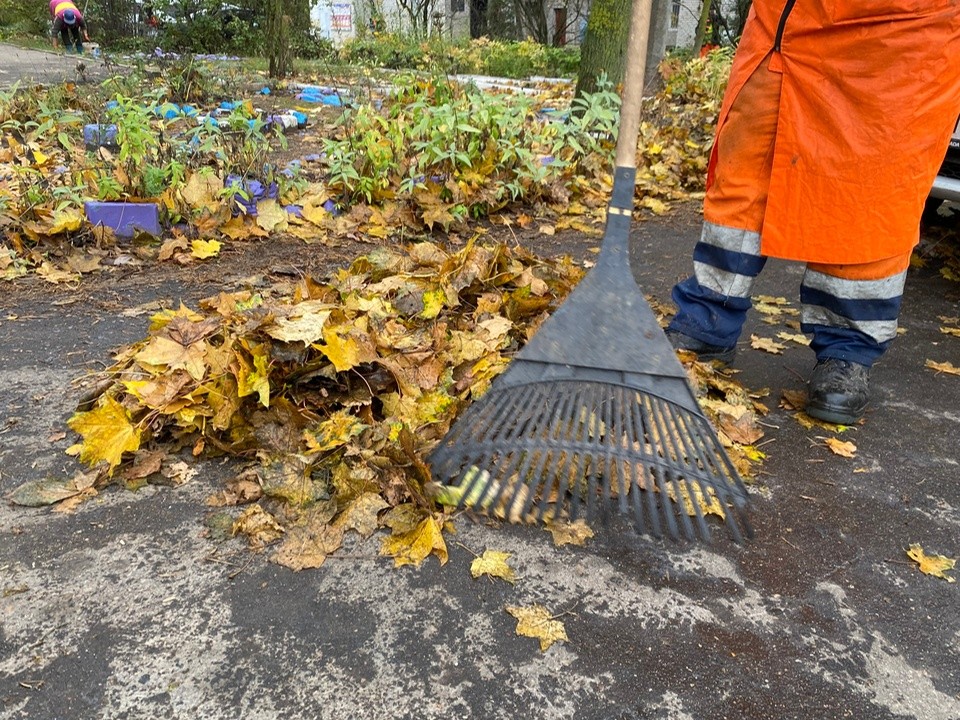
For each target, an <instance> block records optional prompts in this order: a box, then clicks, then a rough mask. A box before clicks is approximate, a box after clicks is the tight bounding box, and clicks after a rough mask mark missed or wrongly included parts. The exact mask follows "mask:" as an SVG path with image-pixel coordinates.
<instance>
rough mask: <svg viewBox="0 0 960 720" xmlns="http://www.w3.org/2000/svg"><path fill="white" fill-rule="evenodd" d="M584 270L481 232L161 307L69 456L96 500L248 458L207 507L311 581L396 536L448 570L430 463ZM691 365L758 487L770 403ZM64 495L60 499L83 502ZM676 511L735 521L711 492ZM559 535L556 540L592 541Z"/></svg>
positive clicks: (123, 359) (86, 419)
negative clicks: (335, 557)
mask: <svg viewBox="0 0 960 720" xmlns="http://www.w3.org/2000/svg"><path fill="white" fill-rule="evenodd" d="M582 275H583V270H582V269H581V268H579V267H578V266H577V265H576V264H575V263H574V262H573V261H572V260H570V259H569V258H560V259H556V260H547V259H543V258H539V257H537V256H535V255H533V254H531V253H529V252H527V251H526V250H523V249H522V248H519V247H507V246H504V245H500V244H491V245H485V244H482V243H481V242H479V241H478V239H477V238H475V239H474V240H472V241H470V242H469V243H468V244H467V245H466V247H464V248H463V249H461V250H459V251H456V252H449V251H447V250H445V249H443V248H441V247H440V246H438V245H436V244H433V243H430V242H421V243H416V244H413V245H410V246H407V247H405V248H397V249H390V248H385V247H380V248H376V249H374V250H373V251H372V252H370V253H369V254H367V255H365V256H362V257H359V258H357V259H356V260H355V261H354V262H353V263H352V264H351V265H350V266H349V267H345V268H343V269H341V270H339V271H337V272H336V273H334V274H333V275H332V276H330V277H329V278H327V279H326V280H322V281H321V280H315V279H313V278H310V277H305V278H303V279H301V280H299V281H297V282H295V283H287V284H281V285H278V286H275V287H273V288H258V290H257V292H253V291H246V290H241V291H237V292H229V293H228V292H221V293H220V294H218V295H216V296H213V297H209V298H207V299H205V300H203V301H201V302H200V303H199V306H198V308H197V309H191V308H188V307H186V306H183V305H181V306H180V307H179V308H166V309H163V310H160V311H159V312H155V313H154V314H153V315H152V317H151V318H150V327H149V332H148V333H147V335H146V336H145V337H144V338H143V339H141V340H140V341H138V342H135V343H132V344H130V345H127V346H125V347H123V348H121V349H120V350H119V351H118V352H117V353H116V355H115V357H114V364H113V366H112V367H110V368H109V369H108V370H106V371H105V372H103V373H100V374H98V375H95V376H92V377H89V378H88V379H87V380H88V382H89V384H90V385H91V386H92V387H94V388H96V393H95V394H94V395H93V396H92V397H88V398H86V399H85V401H84V403H83V405H82V406H81V407H80V408H78V410H77V412H76V413H75V414H74V415H73V417H71V418H70V421H69V425H70V427H71V428H72V429H73V430H74V431H75V432H77V433H78V435H79V441H78V442H77V443H76V444H75V445H73V446H72V447H71V449H70V452H71V453H72V454H76V455H78V456H79V458H80V460H81V461H82V462H84V463H86V464H88V465H90V466H91V467H93V468H95V469H96V471H97V472H98V473H100V477H102V478H103V481H101V483H100V484H99V485H98V486H97V487H98V489H99V488H101V487H102V486H103V485H105V484H106V483H107V482H109V481H110V480H111V479H112V480H113V481H115V482H121V483H122V484H124V485H126V486H127V487H130V488H131V489H135V488H136V487H138V486H140V485H142V483H143V481H144V476H145V475H150V474H151V472H153V473H154V475H156V472H155V471H156V470H157V469H158V468H160V467H161V466H162V467H163V469H164V472H163V474H164V475H166V476H167V480H166V481H164V482H165V484H178V483H179V482H184V481H186V480H187V479H189V474H188V470H189V467H188V465H187V463H184V462H183V460H182V459H181V458H183V457H189V456H206V457H212V456H218V455H227V456H232V457H234V458H236V459H237V461H238V462H239V463H241V465H240V466H238V467H237V471H236V473H235V475H234V476H233V477H230V478H228V479H227V480H226V481H225V482H224V484H223V486H222V487H221V488H220V489H219V490H217V491H215V492H214V493H213V494H212V495H210V497H209V498H208V499H207V503H208V505H210V506H211V507H213V508H236V510H235V511H234V515H233V517H234V520H233V523H232V527H231V528H230V530H231V533H232V534H233V535H234V536H239V537H244V538H246V540H247V542H248V544H249V545H250V547H251V549H253V550H256V551H262V550H269V552H270V553H271V557H272V559H273V560H274V561H276V562H278V563H280V564H282V565H285V566H287V567H290V568H292V569H295V570H300V569H304V568H311V567H319V566H321V565H322V564H323V562H324V561H325V559H326V558H327V557H329V556H330V555H331V554H335V553H336V552H337V550H338V549H339V548H340V547H341V544H342V543H343V541H344V538H345V537H346V535H347V534H348V533H351V534H354V535H356V536H358V537H361V538H368V537H370V536H371V535H373V534H374V533H376V532H377V531H378V530H383V529H386V530H387V534H386V536H385V537H381V539H380V552H381V554H382V555H384V556H387V557H392V558H393V559H394V563H395V565H397V566H401V565H406V564H410V565H414V566H418V565H420V564H421V563H422V562H423V561H424V560H425V559H426V558H428V557H430V556H431V555H432V556H434V557H436V558H438V559H439V560H440V562H441V563H443V562H445V561H446V558H447V550H446V545H445V541H444V536H445V534H447V533H449V532H450V531H451V530H452V522H451V521H452V518H453V514H452V510H451V508H449V507H446V506H445V504H444V502H443V498H442V497H441V496H440V495H438V493H437V490H436V489H437V483H436V482H434V481H433V478H432V477H431V475H430V469H429V467H428V465H427V463H426V462H425V460H424V458H425V456H426V455H427V454H428V452H429V450H430V449H431V448H432V447H433V446H434V445H435V444H436V443H437V442H438V441H439V439H440V438H441V437H443V435H444V434H445V433H446V431H447V429H448V428H449V427H450V425H451V423H452V422H453V420H454V419H455V418H456V417H457V416H458V414H459V413H460V412H461V411H462V410H463V409H464V408H465V407H466V406H467V405H468V404H469V403H470V402H471V401H472V400H474V399H476V398H479V397H480V396H482V395H483V393H484V392H486V390H487V388H488V387H489V385H490V383H491V382H492V381H493V379H494V378H495V377H496V376H497V375H498V374H499V373H500V372H502V370H503V369H504V368H505V367H506V365H507V363H508V362H509V358H510V356H511V355H512V354H514V353H515V352H516V351H517V350H518V349H519V348H520V347H522V345H523V344H524V343H525V342H526V341H527V340H528V339H529V338H530V337H531V336H532V335H533V334H534V332H535V331H536V328H537V327H538V326H539V325H540V323H542V322H543V321H544V319H545V318H546V317H547V315H548V313H550V312H551V311H552V310H554V309H555V308H556V307H557V306H558V305H559V303H560V302H561V301H562V300H563V298H564V297H565V296H566V295H567V294H568V293H569V292H570V290H571V289H572V288H573V287H574V286H575V284H576V283H577V282H578V281H579V279H580V278H581V277H582ZM681 359H682V360H683V361H684V364H685V366H686V367H687V370H688V373H689V376H690V378H691V381H692V383H693V385H694V387H695V388H696V390H697V392H698V393H699V395H700V397H701V400H702V402H703V404H704V408H705V411H706V412H707V414H708V415H709V416H710V417H711V418H712V419H713V420H714V422H715V424H716V425H717V427H718V428H719V434H720V437H721V440H722V442H723V443H724V445H725V447H726V448H727V449H728V452H729V453H730V454H731V457H732V459H733V461H734V463H735V465H736V466H737V467H738V469H739V470H740V472H741V474H742V475H743V476H744V477H745V478H747V479H748V480H749V479H750V478H751V477H752V476H753V475H754V473H755V470H756V467H757V465H758V464H759V463H760V462H761V461H762V458H763V455H762V453H760V452H759V451H758V450H757V449H756V447H755V445H754V443H756V441H757V440H758V439H759V438H760V437H762V435H763V432H762V429H761V427H760V426H759V425H758V423H757V419H758V417H760V416H761V415H762V413H764V412H766V408H765V407H764V406H763V405H762V404H761V403H759V401H758V400H757V399H756V396H757V394H756V393H754V394H751V393H749V392H748V391H747V390H746V389H745V388H743V387H742V385H740V384H739V383H738V382H737V381H736V380H735V379H734V377H733V376H732V374H729V373H724V372H720V371H718V370H717V369H716V368H714V367H713V366H712V365H709V364H705V363H699V362H696V361H694V360H692V359H690V358H686V357H683V355H681ZM178 464H180V465H183V467H180V468H177V467H176V466H177V465H178ZM151 481H155V480H151ZM23 492H27V491H26V490H24V491H23ZM59 492H62V494H63V495H64V497H63V498H60V497H59V496H58V495H57V493H56V492H54V493H53V494H50V493H48V494H46V495H44V496H42V497H43V498H45V502H44V503H43V504H51V503H56V502H58V501H59V500H62V499H65V498H67V497H74V496H76V495H78V494H79V493H80V489H79V488H76V486H70V487H68V488H67V489H64V490H61V491H59ZM669 501H671V502H679V503H683V504H684V509H685V510H686V512H688V513H689V514H690V515H695V514H696V512H697V509H696V508H694V505H693V503H694V502H695V503H697V504H698V505H699V506H700V508H699V509H700V512H704V513H710V512H713V513H716V514H718V515H720V514H722V512H723V508H722V507H721V506H720V504H719V503H718V502H717V500H716V498H713V497H703V496H697V497H689V496H686V495H685V496H681V497H675V496H671V497H670V498H669ZM448 504H455V503H448ZM508 515H509V514H505V515H503V517H506V519H508V520H510V521H526V520H527V519H528V518H520V517H513V516H508ZM553 521H554V523H555V525H554V526H553V527H552V528H551V531H552V532H553V533H554V536H555V539H556V542H557V544H558V545H559V544H564V543H574V544H582V543H583V542H584V540H586V539H587V538H588V537H589V536H590V535H591V534H592V531H590V530H589V528H587V527H586V526H583V527H580V526H578V525H576V524H574V525H573V526H569V527H566V526H565V524H564V518H562V517H560V518H554V519H553Z"/></svg>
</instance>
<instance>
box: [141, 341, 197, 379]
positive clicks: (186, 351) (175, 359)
mask: <svg viewBox="0 0 960 720" xmlns="http://www.w3.org/2000/svg"><path fill="white" fill-rule="evenodd" d="M206 352H207V343H206V342H205V341H204V340H198V341H197V342H195V343H193V344H191V345H187V346H184V345H181V344H180V343H178V342H176V341H175V340H171V339H170V338H167V337H163V336H154V337H152V338H150V342H148V343H147V344H146V346H144V348H143V349H142V350H140V352H138V353H137V354H136V355H134V360H136V361H137V363H138V364H139V365H140V366H141V367H142V368H143V369H144V370H147V371H148V372H151V371H154V370H155V369H156V368H160V367H167V368H169V369H170V370H186V371H187V372H188V373H189V374H190V377H192V378H193V379H194V380H201V379H203V376H204V375H205V374H206V372H207V363H206V360H205V355H206Z"/></svg>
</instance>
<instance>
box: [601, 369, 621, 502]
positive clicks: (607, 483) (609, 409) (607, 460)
mask: <svg viewBox="0 0 960 720" xmlns="http://www.w3.org/2000/svg"><path fill="white" fill-rule="evenodd" d="M607 392H608V395H607V398H606V399H605V400H604V401H603V403H602V406H603V422H604V425H605V430H606V431H605V433H604V435H605V437H604V442H603V447H604V448H605V450H606V452H605V454H604V460H603V485H602V490H601V495H600V499H601V505H600V511H601V513H602V517H603V519H604V521H606V520H607V519H608V516H609V512H610V489H611V483H612V482H613V474H614V472H615V470H614V462H613V454H612V449H613V446H614V445H619V433H618V432H617V431H616V429H615V425H614V422H613V420H614V418H613V408H614V407H615V406H617V401H618V400H619V398H618V397H617V395H618V389H617V388H610V389H609V390H608V391H607ZM611 396H612V397H611Z"/></svg>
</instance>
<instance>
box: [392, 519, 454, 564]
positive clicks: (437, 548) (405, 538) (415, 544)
mask: <svg viewBox="0 0 960 720" xmlns="http://www.w3.org/2000/svg"><path fill="white" fill-rule="evenodd" d="M442 529H443V520H442V519H441V520H437V519H436V518H435V517H433V516H428V517H425V518H424V519H423V520H421V521H420V523H419V524H418V525H417V526H416V527H415V528H413V530H410V531H408V532H403V533H399V534H395V535H390V536H389V537H386V538H384V539H383V545H381V547H380V554H381V555H386V556H388V557H392V558H393V562H394V566H395V567H400V566H402V565H413V566H414V567H420V564H421V563H422V562H423V561H424V560H425V559H426V558H427V557H428V556H429V555H430V554H431V553H432V554H434V555H436V556H437V558H439V560H440V564H441V565H445V564H446V563H447V544H446V542H444V539H443V532H442Z"/></svg>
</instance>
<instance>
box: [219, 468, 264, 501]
mask: <svg viewBox="0 0 960 720" xmlns="http://www.w3.org/2000/svg"><path fill="white" fill-rule="evenodd" d="M226 485H227V486H226V487H225V488H224V489H223V490H221V491H220V492H218V493H215V494H213V495H211V496H209V497H208V498H207V500H206V504H207V505H209V506H211V507H228V506H232V505H247V504H249V503H252V502H256V501H257V500H259V499H260V498H261V497H263V488H261V487H260V482H259V480H258V479H257V475H256V473H255V472H254V473H243V474H241V475H238V476H237V477H235V478H231V479H230V480H228V481H227V483H226Z"/></svg>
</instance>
